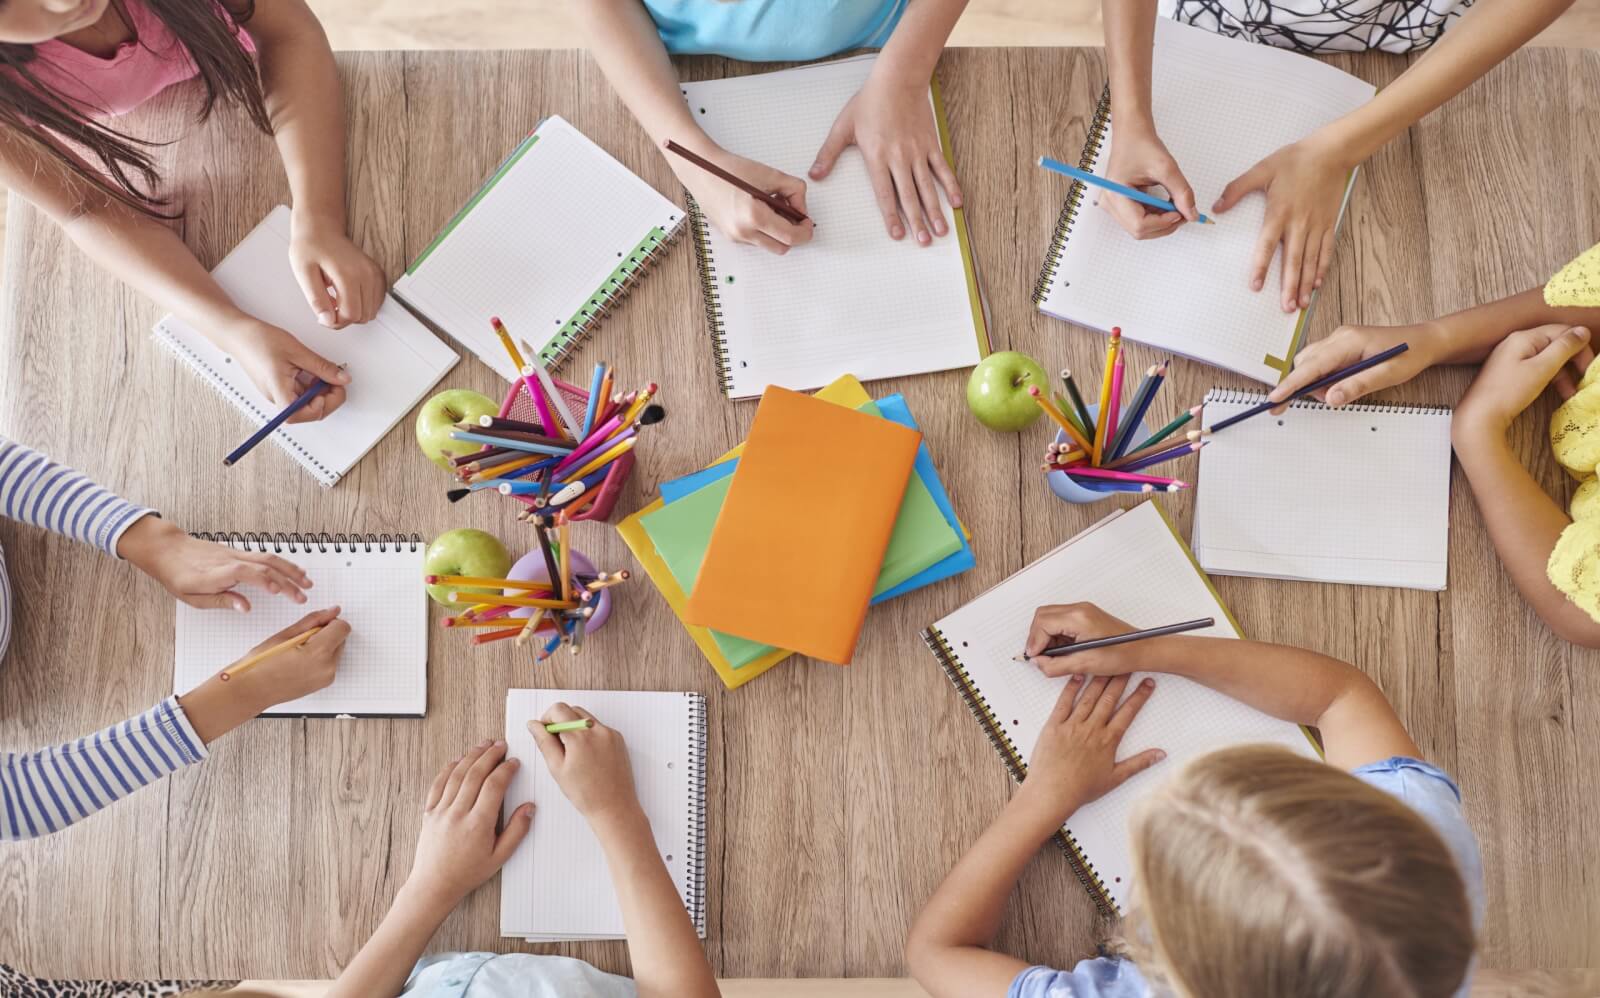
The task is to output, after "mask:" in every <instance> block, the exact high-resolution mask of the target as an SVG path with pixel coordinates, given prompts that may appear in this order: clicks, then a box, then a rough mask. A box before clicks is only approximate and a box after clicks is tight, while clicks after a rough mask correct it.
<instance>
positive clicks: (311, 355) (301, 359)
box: [289, 340, 350, 385]
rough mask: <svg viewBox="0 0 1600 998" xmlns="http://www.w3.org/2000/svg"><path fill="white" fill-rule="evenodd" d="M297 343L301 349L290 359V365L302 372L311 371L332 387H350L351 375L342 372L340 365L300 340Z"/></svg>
mask: <svg viewBox="0 0 1600 998" xmlns="http://www.w3.org/2000/svg"><path fill="white" fill-rule="evenodd" d="M296 343H297V344H298V346H299V349H298V350H295V351H294V352H293V353H292V354H291V355H290V358H289V361H290V363H292V364H294V366H295V367H298V368H299V369H300V370H302V371H309V372H310V373H312V374H314V375H316V376H317V377H319V378H321V379H322V380H323V381H326V382H327V383H328V384H330V385H348V384H349V383H350V375H349V373H348V372H346V371H343V370H341V369H340V368H339V365H338V364H335V363H334V362H333V361H331V360H329V359H328V358H326V357H324V356H322V355H321V354H319V353H317V352H316V351H314V350H312V349H311V348H310V347H308V346H306V345H305V344H304V343H300V342H299V341H298V340H297V341H296Z"/></svg>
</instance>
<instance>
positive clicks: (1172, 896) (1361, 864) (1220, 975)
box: [1122, 745, 1475, 998]
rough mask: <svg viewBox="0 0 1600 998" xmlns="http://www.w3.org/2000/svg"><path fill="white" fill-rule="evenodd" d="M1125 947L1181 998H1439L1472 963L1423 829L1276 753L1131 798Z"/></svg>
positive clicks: (1364, 793)
mask: <svg viewBox="0 0 1600 998" xmlns="http://www.w3.org/2000/svg"><path fill="white" fill-rule="evenodd" d="M1131 832H1132V840H1133V853H1134V873H1135V875H1136V876H1137V877H1138V897H1137V898H1135V904H1136V905H1137V907H1136V910H1135V911H1134V913H1133V914H1132V915H1130V917H1129V919H1128V921H1127V923H1126V924H1125V929H1126V930H1127V934H1126V937H1125V939H1124V941H1123V943H1122V948H1123V950H1124V952H1128V953H1129V954H1130V955H1132V956H1133V957H1134V958H1135V959H1136V961H1137V962H1138V963H1139V965H1140V969H1141V970H1144V971H1146V973H1147V975H1148V976H1149V977H1151V978H1152V980H1153V982H1156V983H1157V984H1158V985H1159V986H1162V987H1164V988H1166V989H1167V990H1168V991H1170V992H1173V993H1175V994H1178V995H1182V996H1186V998H1209V996H1213V995H1295V996H1297V998H1344V996H1354V995H1360V996H1363V998H1366V996H1373V998H1378V996H1383V998H1391V996H1398V998H1446V996H1449V995H1452V994H1454V993H1455V991H1456V989H1457V988H1459V987H1460V986H1461V982H1462V980H1463V979H1464V978H1465V976H1466V973H1467V970H1468V967H1469V966H1470V964H1471V962H1472V954H1473V949H1474V945H1475V943H1474V933H1473V927H1472V912H1471V908H1470V906H1469V905H1468V902H1467V894H1466V887H1465V885H1464V883H1463V882H1462V879H1461V874H1460V871H1459V870H1457V869H1456V865H1455V861H1454V859H1453V858H1452V857H1451V855H1450V851H1449V849H1448V848H1447V847H1446V846H1445V844H1444V840H1443V839H1441V838H1440V837H1439V835H1438V833H1437V832H1435V831H1434V830H1433V826H1431V825H1429V824H1428V822H1427V821H1426V820H1425V819H1424V818H1423V817H1422V816H1421V815H1419V814H1418V813H1417V812H1416V811H1413V810H1412V809H1411V808H1409V807H1407V806H1406V805H1405V803H1404V802H1402V801H1400V800H1398V799H1396V798H1395V797H1393V796H1391V795H1389V794H1386V793H1384V792H1383V791H1382V790H1379V789H1378V788H1376V787H1374V786H1372V785H1371V784H1368V783H1364V782H1362V781H1361V780H1358V779H1356V778H1355V777H1353V776H1351V775H1350V774H1349V773H1346V772H1344V771H1342V770H1339V769H1336V768H1334V767H1332V766H1328V765H1324V764H1323V763H1321V762H1318V761H1316V760H1314V759H1306V758H1304V757H1301V756H1297V755H1294V754H1293V753H1290V752H1287V751H1285V750H1284V749H1282V748H1278V747H1274V746H1265V745H1251V746H1243V747H1240V748H1233V749H1224V750H1221V751H1218V752H1213V753H1211V754H1210V755H1207V756H1203V757H1201V758H1200V759H1197V760H1195V761H1194V762H1193V763H1191V764H1190V765H1188V766H1187V767H1185V768H1184V769H1183V770H1182V771H1181V772H1179V773H1178V774H1177V775H1175V776H1174V777H1173V778H1172V779H1171V780H1170V781H1169V782H1168V783H1166V784H1165V785H1163V786H1162V787H1160V788H1158V789H1157V790H1155V791H1153V792H1152V793H1151V794H1150V795H1149V796H1148V797H1147V798H1146V799H1145V800H1144V801H1142V802H1140V806H1139V808H1138V809H1137V811H1136V813H1135V816H1134V818H1133V822H1132V828H1131Z"/></svg>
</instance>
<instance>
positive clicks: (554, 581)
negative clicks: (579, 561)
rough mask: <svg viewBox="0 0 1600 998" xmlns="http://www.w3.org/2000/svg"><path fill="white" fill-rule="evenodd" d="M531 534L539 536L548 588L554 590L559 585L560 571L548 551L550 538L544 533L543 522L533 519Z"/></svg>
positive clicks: (536, 518)
mask: <svg viewBox="0 0 1600 998" xmlns="http://www.w3.org/2000/svg"><path fill="white" fill-rule="evenodd" d="M533 532H534V533H535V534H538V535H539V550H540V551H541V552H542V553H543V554H544V569H545V572H546V574H547V575H549V582H550V588H551V589H555V588H556V587H557V586H559V585H560V584H561V571H560V569H558V568H556V555H555V552H554V551H551V550H550V537H549V535H548V534H546V533H545V532H544V520H542V519H540V518H539V517H534V518H533Z"/></svg>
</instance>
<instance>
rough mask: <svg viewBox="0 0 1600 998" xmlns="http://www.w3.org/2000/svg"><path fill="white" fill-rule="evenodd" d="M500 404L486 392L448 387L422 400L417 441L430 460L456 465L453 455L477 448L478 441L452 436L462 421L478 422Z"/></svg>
mask: <svg viewBox="0 0 1600 998" xmlns="http://www.w3.org/2000/svg"><path fill="white" fill-rule="evenodd" d="M498 415H500V407H499V406H498V405H496V404H495V402H494V400H493V399H491V398H489V397H488V396H487V395H480V394H478V393H477V392H474V391H468V390H467V389H465V388H449V389H446V390H445V391H442V392H440V393H439V394H437V395H435V396H434V397H433V398H431V399H429V400H428V401H426V402H424V403H422V408H421V409H420V410H419V411H418V412H417V443H418V444H420V445H421V446H422V453H424V454H426V455H428V460H430V461H432V462H433V463H434V464H437V465H438V466H439V467H441V468H443V469H445V470H446V471H449V470H451V469H452V468H453V467H454V465H452V464H451V463H450V458H452V457H455V456H458V455H461V454H466V453H468V452H470V451H475V450H477V449H478V448H479V445H478V444H469V443H466V442H464V441H461V440H451V439H450V434H451V433H454V432H455V428H456V424H457V423H460V422H468V423H476V422H477V421H478V417H479V416H498Z"/></svg>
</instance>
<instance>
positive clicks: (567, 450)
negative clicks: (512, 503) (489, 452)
mask: <svg viewBox="0 0 1600 998" xmlns="http://www.w3.org/2000/svg"><path fill="white" fill-rule="evenodd" d="M450 439H451V440H463V441H466V442H467V443H469V444H488V445H489V446H490V447H508V448H510V449H511V450H525V451H527V452H528V453H529V454H553V455H555V456H557V457H566V456H567V455H568V454H571V453H572V448H571V447H551V446H550V445H549V444H536V443H532V442H530V441H527V440H510V439H506V438H503V437H491V436H489V435H488V434H484V433H468V432H467V431H466V430H456V431H454V432H452V433H451V434H450Z"/></svg>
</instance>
